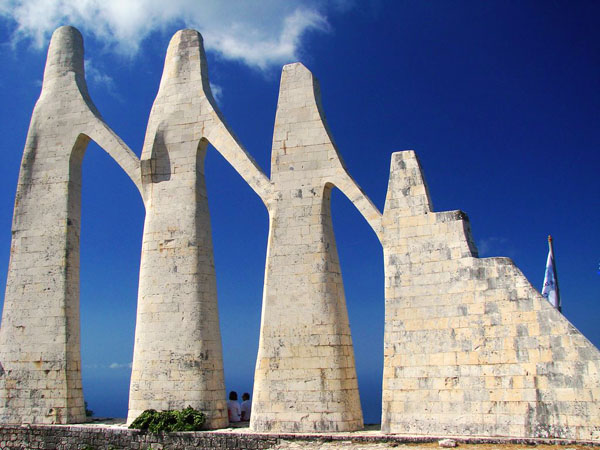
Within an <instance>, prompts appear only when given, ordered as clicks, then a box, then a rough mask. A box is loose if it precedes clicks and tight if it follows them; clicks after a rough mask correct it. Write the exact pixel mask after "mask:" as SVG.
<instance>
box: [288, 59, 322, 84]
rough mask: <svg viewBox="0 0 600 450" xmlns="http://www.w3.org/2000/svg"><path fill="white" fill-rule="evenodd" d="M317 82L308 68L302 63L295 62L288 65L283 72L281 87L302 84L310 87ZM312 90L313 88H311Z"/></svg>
mask: <svg viewBox="0 0 600 450" xmlns="http://www.w3.org/2000/svg"><path fill="white" fill-rule="evenodd" d="M315 81H316V79H315V77H314V76H313V74H312V72H311V71H310V70H308V69H307V68H306V66H305V65H304V64H302V63H299V62H295V63H292V64H286V65H285V66H283V69H282V70H281V85H282V86H288V85H290V83H291V84H292V85H293V84H296V83H301V84H302V85H304V86H306V87H308V86H312V85H313V84H314V82H315ZM311 89H312V88H311Z"/></svg>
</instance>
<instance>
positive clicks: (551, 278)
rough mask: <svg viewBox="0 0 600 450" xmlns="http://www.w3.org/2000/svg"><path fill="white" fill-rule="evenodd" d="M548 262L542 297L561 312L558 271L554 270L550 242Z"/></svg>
mask: <svg viewBox="0 0 600 450" xmlns="http://www.w3.org/2000/svg"><path fill="white" fill-rule="evenodd" d="M549 246H550V249H549V251H548V260H547V261H546V273H545V275H544V287H543V288H542V295H543V296H544V297H546V300H548V301H549V302H550V304H551V305H552V306H554V307H555V308H556V309H558V310H559V311H560V297H559V296H558V285H557V281H556V271H555V269H554V253H553V252H552V244H551V243H550V242H549Z"/></svg>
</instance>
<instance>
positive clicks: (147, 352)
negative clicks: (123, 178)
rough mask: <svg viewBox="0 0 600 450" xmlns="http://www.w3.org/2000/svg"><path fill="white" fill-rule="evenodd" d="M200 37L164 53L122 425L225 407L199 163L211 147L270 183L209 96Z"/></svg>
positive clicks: (146, 165)
mask: <svg viewBox="0 0 600 450" xmlns="http://www.w3.org/2000/svg"><path fill="white" fill-rule="evenodd" d="M207 72H208V70H207V64H206V57H205V54H204V49H203V47H202V38H201V36H200V34H199V33H198V32H197V31H194V30H182V31H179V32H177V33H176V34H175V36H173V38H172V39H171V42H170V44H169V48H168V50H167V56H166V60H165V67H164V71H163V76H162V80H161V83H160V88H159V91H158V95H157V97H156V100H155V101H154V105H153V107H152V112H151V113H150V119H149V122H148V129H147V132H146V139H145V142H144V149H143V153H142V174H143V175H142V178H143V190H144V195H145V198H146V220H145V223H144V235H143V243H142V259H141V266H140V284H139V299H138V312H137V323H136V330H135V347H134V358H133V368H132V375H131V389H130V398H129V413H128V421H129V422H131V421H132V420H134V419H135V418H136V417H137V416H138V415H139V414H140V413H141V412H143V411H144V410H145V409H150V408H153V409H157V410H163V409H181V408H185V407H187V406H188V405H189V406H192V407H194V408H196V409H199V410H201V411H203V412H205V413H206V414H207V416H208V420H207V427H208V428H219V427H224V426H227V424H228V418H227V405H226V398H225V385H224V377H223V357H222V344H221V334H220V329H219V315H218V307H217V290H216V279H215V267H214V260H213V248H212V236H211V227H210V214H209V211H208V199H207V193H206V186H205V181H204V157H205V155H206V149H207V145H208V143H209V142H210V143H211V144H212V145H213V146H214V147H215V148H216V149H217V150H218V151H219V152H220V153H221V154H222V155H223V156H224V157H225V158H226V159H227V160H228V161H229V162H230V163H231V164H232V166H233V167H234V168H235V169H236V170H238V171H239V172H240V174H241V175H242V176H243V177H244V178H245V179H246V181H247V182H248V183H249V184H250V186H251V187H252V188H253V189H255V190H256V191H257V193H259V195H261V196H263V195H264V196H265V198H266V196H267V195H268V194H267V193H268V192H269V190H270V183H269V181H268V179H267V178H266V177H265V176H264V174H262V172H260V169H258V166H257V165H256V163H255V162H254V161H253V160H252V158H251V157H250V156H249V155H248V154H247V153H246V152H245V151H244V150H243V148H242V147H241V146H240V145H239V143H238V142H237V140H236V138H235V137H234V136H233V134H232V133H231V132H230V131H229V129H228V128H227V126H226V125H225V123H224V122H223V120H222V119H221V115H220V113H219V112H218V109H217V106H216V104H215V102H214V99H213V96H212V94H211V91H210V86H209V81H208V73H207Z"/></svg>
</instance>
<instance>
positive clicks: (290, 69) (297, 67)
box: [283, 62, 312, 74]
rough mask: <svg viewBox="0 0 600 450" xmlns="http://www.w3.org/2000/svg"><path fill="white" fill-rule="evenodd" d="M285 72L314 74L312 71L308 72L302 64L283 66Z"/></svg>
mask: <svg viewBox="0 0 600 450" xmlns="http://www.w3.org/2000/svg"><path fill="white" fill-rule="evenodd" d="M283 71H285V72H305V73H310V74H312V72H311V71H310V70H308V69H307V68H306V66H305V65H304V64H302V63H301V62H295V63H290V64H286V65H284V66H283Z"/></svg>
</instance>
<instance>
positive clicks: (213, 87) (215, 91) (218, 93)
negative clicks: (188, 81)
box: [210, 82, 223, 103]
mask: <svg viewBox="0 0 600 450" xmlns="http://www.w3.org/2000/svg"><path fill="white" fill-rule="evenodd" d="M210 91H211V92H212V95H213V97H214V99H215V101H216V102H217V103H221V99H222V98H223V88H222V87H221V86H219V85H218V84H214V83H213V82H210Z"/></svg>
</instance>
